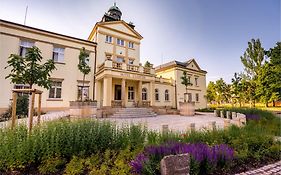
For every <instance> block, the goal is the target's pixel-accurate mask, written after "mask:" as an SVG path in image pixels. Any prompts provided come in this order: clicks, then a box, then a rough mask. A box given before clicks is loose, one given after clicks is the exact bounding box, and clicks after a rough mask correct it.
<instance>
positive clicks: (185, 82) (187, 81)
mask: <svg viewBox="0 0 281 175" xmlns="http://www.w3.org/2000/svg"><path fill="white" fill-rule="evenodd" d="M181 80H182V82H181V84H183V85H184V86H185V92H186V94H187V88H188V86H192V83H191V82H190V78H189V77H187V73H186V71H183V74H182V76H181ZM184 102H186V99H184Z"/></svg>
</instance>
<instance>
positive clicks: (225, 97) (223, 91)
mask: <svg viewBox="0 0 281 175" xmlns="http://www.w3.org/2000/svg"><path fill="white" fill-rule="evenodd" d="M215 89H216V101H217V102H218V103H219V104H221V103H222V102H223V101H224V102H228V101H229V98H230V86H229V85H227V84H226V83H225V82H224V80H223V79H222V78H220V79H219V80H217V81H216V84H215Z"/></svg>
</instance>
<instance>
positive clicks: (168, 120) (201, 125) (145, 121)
mask: <svg viewBox="0 0 281 175" xmlns="http://www.w3.org/2000/svg"><path fill="white" fill-rule="evenodd" d="M101 120H109V121H112V122H116V124H117V125H118V126H122V125H130V124H142V125H145V126H146V127H147V128H148V129H149V130H156V131H161V130H162V125H169V129H170V130H172V131H176V132H185V131H186V130H187V128H188V127H189V125H190V123H195V129H196V130H205V129H207V128H208V125H209V123H210V122H213V121H215V122H216V127H217V128H218V129H223V125H224V119H223V118H219V117H214V115H213V113H201V114H200V115H195V116H180V115H158V116H156V117H146V118H128V119H124V118H122V119H118V118H107V119H101Z"/></svg>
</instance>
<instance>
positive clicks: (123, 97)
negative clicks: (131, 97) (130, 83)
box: [121, 79, 126, 107]
mask: <svg viewBox="0 0 281 175" xmlns="http://www.w3.org/2000/svg"><path fill="white" fill-rule="evenodd" d="M121 100H122V107H125V100H126V80H125V79H122V85H121Z"/></svg>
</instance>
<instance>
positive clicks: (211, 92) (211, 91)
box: [206, 81, 216, 103]
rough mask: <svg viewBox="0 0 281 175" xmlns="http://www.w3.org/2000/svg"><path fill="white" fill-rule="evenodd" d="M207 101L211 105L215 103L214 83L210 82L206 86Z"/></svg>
mask: <svg viewBox="0 0 281 175" xmlns="http://www.w3.org/2000/svg"><path fill="white" fill-rule="evenodd" d="M206 97H207V101H208V102H209V103H212V102H213V101H216V88H215V83H214V82H212V81H210V82H209V84H208V86H207V95H206Z"/></svg>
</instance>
